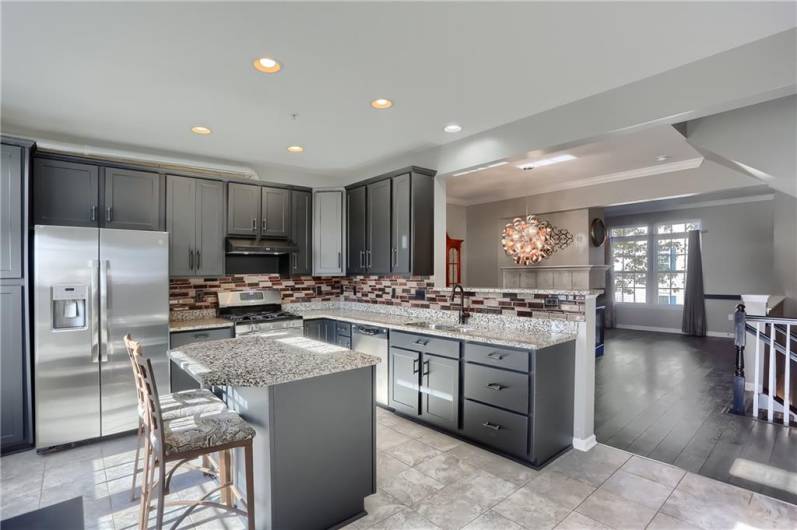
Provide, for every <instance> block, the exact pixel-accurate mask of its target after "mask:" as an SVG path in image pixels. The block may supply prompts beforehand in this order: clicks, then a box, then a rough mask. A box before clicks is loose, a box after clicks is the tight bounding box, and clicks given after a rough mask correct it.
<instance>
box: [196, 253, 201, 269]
mask: <svg viewBox="0 0 797 530" xmlns="http://www.w3.org/2000/svg"><path fill="white" fill-rule="evenodd" d="M201 266H202V254H200V253H199V249H197V251H196V270H199V268H200V267H201Z"/></svg>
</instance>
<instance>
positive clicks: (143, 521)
mask: <svg viewBox="0 0 797 530" xmlns="http://www.w3.org/2000/svg"><path fill="white" fill-rule="evenodd" d="M152 457H153V455H152V450H151V448H150V447H149V444H146V445H145V446H144V476H143V477H142V481H141V502H140V504H139V515H138V527H139V529H140V530H146V529H147V521H148V520H149V502H150V491H151V489H152V488H151V486H152V468H153V465H152V464H153V463H152V462H151V458H152Z"/></svg>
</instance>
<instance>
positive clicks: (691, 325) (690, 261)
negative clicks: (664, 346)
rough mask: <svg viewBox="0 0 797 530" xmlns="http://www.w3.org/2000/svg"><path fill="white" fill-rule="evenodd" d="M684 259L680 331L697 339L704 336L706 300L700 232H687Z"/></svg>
mask: <svg viewBox="0 0 797 530" xmlns="http://www.w3.org/2000/svg"><path fill="white" fill-rule="evenodd" d="M687 244H688V247H687V248H688V256H687V259H686V292H685V293H684V314H683V320H682V321H681V331H683V332H684V333H685V334H687V335H694V336H697V337H705V336H706V300H705V293H704V292H703V256H702V254H701V250H700V230H690V231H689V232H688V243H687Z"/></svg>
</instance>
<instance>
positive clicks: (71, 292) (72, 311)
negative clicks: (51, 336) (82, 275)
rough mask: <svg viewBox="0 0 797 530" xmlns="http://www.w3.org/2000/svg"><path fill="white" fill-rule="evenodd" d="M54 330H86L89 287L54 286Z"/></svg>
mask: <svg viewBox="0 0 797 530" xmlns="http://www.w3.org/2000/svg"><path fill="white" fill-rule="evenodd" d="M52 289H53V294H52V300H53V329H86V322H87V321H86V306H87V304H86V301H87V300H88V297H89V295H88V293H89V288H88V286H87V285H54V286H53V288H52Z"/></svg>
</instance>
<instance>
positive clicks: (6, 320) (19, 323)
mask: <svg viewBox="0 0 797 530" xmlns="http://www.w3.org/2000/svg"><path fill="white" fill-rule="evenodd" d="M22 294H23V286H22V285H21V284H20V285H3V286H0V314H2V315H3V318H2V319H0V378H1V380H0V419H1V421H2V423H1V424H0V449H1V450H2V451H3V452H5V451H8V450H10V449H14V448H16V447H19V446H21V445H26V444H27V443H29V440H30V432H28V431H29V430H28V425H29V421H28V417H27V414H28V410H29V403H28V397H29V396H28V388H29V387H28V384H27V381H28V376H29V373H28V370H29V365H28V356H27V354H26V348H25V343H26V340H25V326H24V320H23V315H24V314H25V306H24V300H23V296H22Z"/></svg>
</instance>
